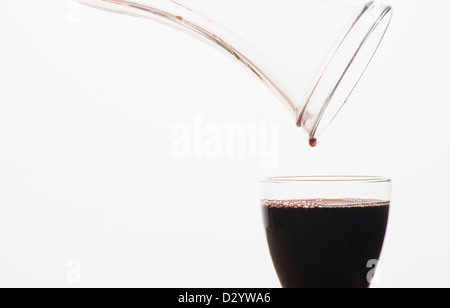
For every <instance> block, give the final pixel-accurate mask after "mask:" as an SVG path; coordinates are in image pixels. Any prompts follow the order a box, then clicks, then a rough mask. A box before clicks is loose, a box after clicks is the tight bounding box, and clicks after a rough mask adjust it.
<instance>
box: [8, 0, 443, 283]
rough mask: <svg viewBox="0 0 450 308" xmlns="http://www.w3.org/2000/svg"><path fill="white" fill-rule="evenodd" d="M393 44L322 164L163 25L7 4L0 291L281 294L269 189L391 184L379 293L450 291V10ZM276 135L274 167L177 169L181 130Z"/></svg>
mask: <svg viewBox="0 0 450 308" xmlns="http://www.w3.org/2000/svg"><path fill="white" fill-rule="evenodd" d="M389 2H390V3H391V4H392V5H393V6H394V8H395V16H394V19H393V22H392V25H391V28H390V31H389V33H388V35H387V37H386V39H385V41H384V43H383V45H382V48H381V49H380V51H379V53H378V54H377V56H376V57H375V59H374V61H373V63H372V65H371V66H370V68H369V70H368V71H367V73H366V75H365V76H364V78H363V79H362V81H361V83H360V85H359V87H358V88H357V90H356V91H355V93H354V95H353V96H352V97H351V99H350V100H349V102H348V106H346V107H345V109H344V110H343V111H342V113H341V114H340V115H339V117H338V118H337V120H336V121H335V122H334V123H333V125H332V126H331V127H330V128H329V129H328V130H327V131H326V133H325V134H324V135H323V136H322V138H321V139H320V140H319V146H318V147H317V148H316V149H311V148H309V146H308V145H307V142H306V141H307V140H306V139H307V137H306V135H305V134H304V133H303V131H301V130H300V129H297V128H296V127H295V126H294V121H293V119H291V117H290V116H289V114H288V113H287V112H286V111H285V109H284V108H282V107H281V105H280V104H279V103H278V101H277V100H276V98H275V97H274V96H273V95H272V94H271V93H270V92H269V91H268V90H267V89H266V88H265V86H264V85H263V84H262V83H261V82H259V81H258V80H257V79H256V78H254V77H253V76H251V75H250V74H249V73H248V72H247V71H245V70H243V69H242V68H241V67H240V66H238V65H235V64H234V63H233V61H232V60H230V59H229V58H227V57H224V56H223V55H222V54H221V53H219V52H217V51H216V50H214V49H212V48H209V47H207V46H206V45H204V44H203V43H202V42H199V41H197V40H195V39H193V38H191V37H189V36H186V35H184V34H182V33H180V32H177V31H175V30H173V29H171V28H168V27H165V26H163V25H160V24H157V23H154V22H148V21H145V20H139V19H136V18H131V17H125V16H119V15H114V14H110V13H105V12H102V11H98V10H95V9H91V8H86V7H83V8H82V9H81V11H80V14H81V15H80V16H81V19H80V20H79V22H78V21H77V22H73V20H71V19H70V16H71V15H70V14H71V13H73V12H72V11H71V10H73V6H72V5H68V2H66V1H61V0H48V1H1V2H0V39H1V42H0V286H8V287H12V286H42V287H48V286H57V287H65V286H68V287H70V286H75V287H76V286H83V287H90V286H94V287H97V286H106V287H107V286H146V287H159V286H161V287H162V286H169V287H277V286H279V284H278V281H277V278H276V275H275V273H274V270H273V267H272V264H271V261H270V257H269V254H268V251H267V248H266V243H265V239H264V232H263V228H262V224H261V217H260V209H259V206H258V205H259V201H258V200H259V184H258V180H259V178H260V177H263V176H268V175H308V174H367V175H382V176H389V177H392V178H393V179H394V187H393V206H392V212H391V219H390V226H389V230H388V235H387V238H386V243H385V248H384V252H383V256H382V262H381V265H380V266H381V268H380V271H379V277H378V282H377V283H376V284H375V287H422V286H423V287H432V286H447V287H448V286H450V281H449V280H448V279H447V277H448V276H449V275H450V265H449V264H448V260H449V258H450V244H449V240H448V237H449V234H450V224H449V223H448V217H449V215H450V209H449V202H448V193H449V192H448V189H449V183H450V182H449V173H450V166H449V163H448V157H450V141H449V139H448V135H447V134H448V132H449V130H450V123H449V121H448V114H449V113H450V107H449V106H450V104H449V103H450V102H449V98H448V87H449V85H448V83H449V71H450V62H449V56H448V55H449V54H450V44H449V42H448V31H449V29H450V20H449V19H448V11H449V10H450V3H449V1H446V0H430V1H418V0H392V1H389ZM199 116H200V117H201V119H202V120H203V121H205V122H207V123H219V124H221V125H222V124H225V123H244V124H245V123H269V124H276V125H277V126H276V127H278V129H279V140H278V145H277V149H279V153H278V154H279V157H278V164H277V166H276V168H272V169H271V170H261V168H260V162H259V161H258V159H256V158H251V157H247V158H244V159H220V158H213V159H176V158H175V157H174V156H173V153H172V149H171V147H172V143H173V141H174V136H173V134H172V130H173V128H174V127H176V125H178V124H180V123H187V124H188V125H192V123H194V121H195V118H196V117H199Z"/></svg>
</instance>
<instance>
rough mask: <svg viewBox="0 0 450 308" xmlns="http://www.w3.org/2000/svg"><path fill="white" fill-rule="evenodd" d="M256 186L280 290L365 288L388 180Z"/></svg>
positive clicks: (381, 231)
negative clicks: (260, 198)
mask: <svg viewBox="0 0 450 308" xmlns="http://www.w3.org/2000/svg"><path fill="white" fill-rule="evenodd" d="M261 186H262V210H263V217H264V226H265V228H266V234H267V241H268V244H269V250H270V254H271V256H272V261H273V264H274V267H275V270H276V272H277V274H278V278H279V280H280V282H281V285H282V287H284V288H368V287H370V284H371V282H372V279H373V275H374V273H375V270H376V266H377V264H378V260H379V257H380V254H381V250H382V247H383V242H384V237H385V234H386V227H387V223H388V217H389V209H390V199H391V180H390V179H387V178H382V177H371V176H301V177H275V178H267V179H264V180H262V181H261Z"/></svg>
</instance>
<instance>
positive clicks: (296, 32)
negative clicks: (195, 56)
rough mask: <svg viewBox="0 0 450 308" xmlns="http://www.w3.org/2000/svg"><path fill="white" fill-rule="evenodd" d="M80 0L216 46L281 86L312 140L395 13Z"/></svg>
mask: <svg viewBox="0 0 450 308" xmlns="http://www.w3.org/2000/svg"><path fill="white" fill-rule="evenodd" d="M77 1H79V2H81V3H83V4H86V5H89V6H92V7H96V8H100V9H104V10H107V11H111V12H116V13H121V14H127V15H132V16H136V17H143V18H148V19H152V20H157V21H159V22H162V23H165V24H167V25H170V26H172V27H175V28H177V29H179V30H182V31H184V32H186V33H189V34H191V35H194V36H195V37H197V38H199V39H201V40H203V41H205V42H206V43H209V44H210V45H212V46H213V47H217V48H219V49H220V50H222V51H224V52H225V53H226V54H228V55H230V56H231V57H233V58H234V59H236V60H237V61H238V62H239V63H241V64H243V65H244V66H245V67H246V68H248V69H249V70H250V71H251V72H252V73H254V74H255V75H256V76H257V77H258V78H260V79H261V80H262V81H263V82H264V83H265V84H266V85H267V86H268V87H269V88H270V89H271V90H272V92H273V93H275V94H276V96H277V97H278V98H279V99H280V100H281V102H282V103H283V104H284V105H285V106H286V107H287V109H288V110H289V111H290V113H291V114H292V115H293V117H294V118H295V121H296V122H295V123H296V124H297V126H299V127H302V128H303V129H304V130H306V132H307V134H308V136H309V138H310V140H315V139H316V138H317V136H318V135H319V134H320V133H322V132H323V130H324V129H325V128H326V127H327V126H328V124H329V123H330V122H331V121H332V120H333V119H334V117H335V116H336V114H337V113H338V112H339V110H340V109H341V108H342V106H343V105H344V104H345V102H346V101H347V99H348V97H349V96H350V95H351V93H352V92H353V90H354V88H355V86H356V85H357V83H358V81H359V80H360V78H361V76H362V74H363V73H364V71H365V69H366V68H367V65H368V64H369V62H370V61H371V59H372V57H373V55H374V53H375V51H376V50H377V48H378V46H379V44H380V42H381V40H382V39H383V37H384V34H385V32H386V30H387V28H388V25H389V23H390V19H391V15H392V9H391V7H390V6H387V5H383V4H379V3H376V2H374V1H370V2H368V3H366V2H365V1H360V0H335V1H325V0H245V1H242V0H227V1H223V0H131V1H127V0H77ZM147 39H151V37H149V38H147Z"/></svg>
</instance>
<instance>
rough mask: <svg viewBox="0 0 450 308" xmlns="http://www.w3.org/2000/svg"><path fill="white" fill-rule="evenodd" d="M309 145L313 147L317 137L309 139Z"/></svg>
mask: <svg viewBox="0 0 450 308" xmlns="http://www.w3.org/2000/svg"><path fill="white" fill-rule="evenodd" d="M309 145H310V146H311V147H312V148H314V147H316V145H317V139H309Z"/></svg>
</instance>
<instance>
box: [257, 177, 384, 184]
mask: <svg viewBox="0 0 450 308" xmlns="http://www.w3.org/2000/svg"><path fill="white" fill-rule="evenodd" d="M260 182H261V183H266V184H289V183H391V182H392V180H391V179H390V178H387V177H381V176H364V175H309V176H279V177H267V178H263V179H261V180H260Z"/></svg>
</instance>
